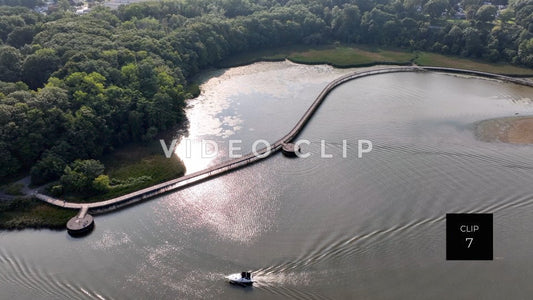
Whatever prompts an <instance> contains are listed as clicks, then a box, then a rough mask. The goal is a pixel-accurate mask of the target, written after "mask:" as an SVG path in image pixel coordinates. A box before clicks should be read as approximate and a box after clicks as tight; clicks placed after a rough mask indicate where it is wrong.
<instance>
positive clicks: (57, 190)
mask: <svg viewBox="0 0 533 300" xmlns="http://www.w3.org/2000/svg"><path fill="white" fill-rule="evenodd" d="M50 193H51V194H52V196H54V197H60V196H61V195H63V186H62V185H61V184H57V185H54V186H52V187H51V188H50Z"/></svg>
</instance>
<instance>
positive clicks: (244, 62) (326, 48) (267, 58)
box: [0, 45, 533, 230]
mask: <svg viewBox="0 0 533 300" xmlns="http://www.w3.org/2000/svg"><path fill="white" fill-rule="evenodd" d="M350 47H352V48H350V49H357V48H354V47H355V46H354V45H351V46H350ZM363 47H364V46H363ZM318 48H319V50H314V49H317V47H302V46H300V53H306V52H302V51H306V49H307V51H308V52H309V51H330V50H332V49H333V52H331V51H330V52H328V53H326V54H328V55H333V54H335V53H336V52H335V51H336V50H338V49H340V50H342V51H346V49H347V47H346V45H343V46H339V45H326V46H322V47H318ZM348 48H349V47H348ZM287 49H289V50H291V49H294V48H285V50H284V51H286V50H287ZM276 51H279V49H278V50H276V49H271V50H265V51H263V54H264V53H270V54H272V53H275V52H276ZM361 51H363V53H366V54H368V53H370V54H368V55H374V54H373V53H378V54H379V53H381V54H380V55H384V54H383V53H388V55H396V54H397V53H398V50H385V51H388V52H384V51H382V50H379V49H378V50H375V48H372V49H370V50H368V48H364V50H361ZM365 51H366V52H365ZM373 51H375V52H373ZM380 51H381V52H380ZM395 51H396V52H395ZM317 53H318V52H317ZM403 54H409V52H406V51H403ZM410 54H411V55H415V53H410ZM430 54H431V53H430ZM435 55H437V54H435ZM439 55H440V54H439ZM418 56H419V54H416V56H413V58H412V59H410V60H409V62H405V60H403V61H396V62H393V61H388V62H383V61H377V60H373V61H370V62H362V63H358V64H338V63H334V62H333V60H332V59H324V60H322V61H318V60H316V61H311V60H308V59H294V58H292V59H291V57H290V56H289V55H281V56H277V57H273V56H264V55H260V54H258V53H256V52H254V53H251V54H249V56H248V58H251V59H247V58H246V57H244V58H242V57H240V58H239V60H238V62H237V63H236V62H235V61H233V63H231V64H229V65H228V64H226V65H224V64H225V63H227V62H228V61H229V60H231V57H230V58H228V59H226V60H223V61H222V62H221V63H220V64H218V65H217V66H216V67H217V68H231V67H235V66H239V65H241V66H244V65H249V64H252V63H255V62H261V61H265V62H269V61H284V60H289V61H291V62H293V63H298V64H305V65H318V64H326V65H330V66H332V67H335V68H350V67H357V68H358V67H370V66H379V65H384V64H385V65H396V66H401V65H406V64H412V63H413V62H416V59H417V58H418ZM440 56H442V55H440ZM326 57H327V56H326ZM330 58H331V56H330ZM374 58H375V57H374ZM404 58H405V57H404ZM448 58H449V59H452V58H451V57H448ZM359 59H360V58H359ZM484 64H485V65H486V66H493V67H494V68H497V67H498V65H497V64H491V63H484ZM509 67H510V68H518V69H520V68H519V67H515V66H509ZM423 68H424V67H421V68H420V69H423ZM521 70H524V68H521ZM528 71H529V70H528ZM531 73H533V72H531ZM531 73H530V74H513V75H510V76H517V77H526V76H527V77H531V76H533V74H531ZM495 74H498V75H501V73H495ZM473 75H474V76H475V74H473ZM478 76H479V75H478ZM507 76H509V74H507ZM496 79H498V78H496ZM183 177H184V176H181V177H178V178H177V179H179V178H183ZM174 180H176V179H174ZM145 189H147V188H145ZM138 191H139V190H138ZM71 200H74V199H71ZM36 201H40V200H36ZM41 203H42V204H43V205H46V206H50V207H54V205H52V204H49V203H46V202H45V201H41ZM89 203H90V202H89ZM86 204H88V203H86ZM71 211H72V210H71ZM16 212H17V211H14V213H16ZM72 212H74V211H72ZM25 213H26V214H28V212H27V211H25ZM21 228H32V226H31V225H28V226H26V227H24V226H23V227H16V228H15V229H21ZM38 228H51V229H58V227H57V226H56V225H55V224H54V225H50V226H48V225H47V224H46V221H45V222H43V224H42V225H39V227H38ZM63 228H64V226H63ZM1 229H5V227H3V226H1V225H0V230H1Z"/></svg>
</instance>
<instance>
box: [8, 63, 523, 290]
mask: <svg viewBox="0 0 533 300" xmlns="http://www.w3.org/2000/svg"><path fill="white" fill-rule="evenodd" d="M348 71H350V70H336V69H333V68H331V67H328V66H303V65H297V64H292V63H289V62H276V63H256V64H253V65H249V66H244V67H238V68H232V69H228V70H216V71H210V72H206V73H205V74H204V76H203V78H204V84H203V85H202V90H203V93H202V95H201V96H200V97H199V98H197V99H194V100H191V101H190V103H189V108H188V110H187V114H188V117H189V119H190V128H189V133H188V134H189V135H188V137H187V138H188V139H190V141H191V142H190V145H191V148H192V150H191V151H189V152H190V154H191V155H190V157H187V156H188V155H187V149H185V148H186V147H185V146H184V145H185V141H182V143H181V145H180V147H178V149H177V152H178V153H180V155H181V156H182V157H183V160H184V162H185V164H186V166H187V168H188V172H192V171H195V170H199V169H202V168H205V167H207V166H210V165H212V164H214V163H216V162H217V161H221V160H224V159H227V154H228V151H227V149H228V141H229V140H230V139H240V140H242V143H241V144H240V146H241V147H242V154H246V153H248V152H249V150H250V148H251V144H252V142H253V141H255V140H256V139H264V140H267V141H275V140H277V139H278V138H279V137H281V136H283V135H284V134H285V133H287V132H288V131H289V130H290V128H291V127H292V126H293V125H294V124H295V123H296V121H297V119H298V118H299V117H300V116H301V115H302V114H303V112H304V111H305V110H306V109H307V107H308V106H309V105H310V104H311V102H312V101H313V100H314V98H315V97H316V95H317V94H318V93H319V92H320V90H321V89H322V88H323V87H324V86H325V85H326V84H327V83H328V82H329V81H331V80H333V79H334V78H336V77H338V76H340V75H342V74H343V73H346V72H348ZM532 99H533V89H531V88H526V87H522V86H517V85H514V84H509V83H503V82H498V81H494V80H485V79H479V78H472V77H464V76H452V75H447V74H441V73H394V74H383V75H377V76H371V77H365V78H361V79H357V80H354V81H351V82H348V83H346V84H343V85H341V86H340V87H338V88H337V89H335V90H334V91H333V92H332V93H331V94H330V95H329V96H328V98H327V99H326V101H325V102H324V103H323V104H322V106H321V107H320V109H319V110H318V112H317V114H316V115H315V116H314V117H313V119H312V120H311V121H310V123H309V124H308V125H307V127H306V128H305V129H304V130H303V132H302V133H301V135H300V136H299V138H300V139H306V140H309V141H310V142H311V144H310V145H308V146H305V145H304V149H303V150H305V151H306V152H309V153H311V154H312V155H311V156H310V157H309V158H305V159H303V158H299V159H288V158H285V157H284V156H283V155H281V154H276V155H274V156H272V157H270V158H268V159H266V160H263V161H261V162H259V163H257V164H254V165H252V166H249V167H246V168H243V169H240V170H237V171H235V172H232V173H229V174H226V175H223V176H220V177H217V178H215V179H213V180H210V181H207V182H204V183H201V184H198V185H195V186H192V187H189V188H187V189H184V190H180V191H176V192H173V193H170V194H168V195H165V196H162V197H158V198H155V199H152V200H149V201H146V202H144V203H141V204H139V205H135V206H133V207H130V208H126V209H123V210H120V211H118V212H115V213H111V214H107V215H102V216H96V218H95V222H96V228H95V230H94V231H93V232H92V233H91V234H90V235H89V236H87V237H84V238H78V239H75V238H71V237H69V236H68V235H67V233H66V232H64V231H61V232H56V231H49V230H40V231H37V230H23V231H12V232H6V231H2V232H0V299H90V298H96V299H285V298H298V299H466V298H469V299H472V298H476V299H505V298H507V299H527V298H530V297H531V295H533V285H532V284H531V278H533V251H532V249H533V180H532V179H533V155H532V154H533V146H519V145H510V144H503V143H485V142H481V141H478V140H476V138H475V136H474V132H473V123H474V122H476V121H479V120H483V119H488V118H495V117H501V116H512V115H514V114H515V113H519V114H520V115H526V114H533V103H532ZM200 139H211V140H214V141H216V142H217V143H218V144H219V145H220V146H219V152H218V153H219V154H218V156H217V157H216V158H200V157H198V155H197V152H198V151H197V147H198V145H199V143H198V142H197V141H199V140H200ZM358 139H367V140H370V141H372V143H373V150H372V152H370V153H366V154H364V155H363V157H362V158H358V157H357V140H358ZM322 140H324V141H325V142H324V144H325V152H326V153H328V154H331V155H332V156H333V157H332V158H321V157H320V152H321V141H322ZM343 140H346V141H347V149H346V154H347V155H346V156H347V157H346V158H344V157H343V155H342V152H343V147H342V145H343V142H342V141H343ZM167 142H169V141H167ZM195 147H196V148H195ZM237 152H238V151H237ZM161 155H163V151H162V152H161ZM460 212H484V213H493V214H494V260H493V261H446V248H445V246H446V243H445V241H446V239H445V225H446V223H445V215H446V213H460ZM242 270H251V271H252V272H253V273H254V275H255V279H256V280H257V284H256V285H254V287H252V288H241V287H235V286H231V285H228V284H227V283H225V282H224V280H223V277H224V275H227V274H230V273H235V272H240V271H242Z"/></svg>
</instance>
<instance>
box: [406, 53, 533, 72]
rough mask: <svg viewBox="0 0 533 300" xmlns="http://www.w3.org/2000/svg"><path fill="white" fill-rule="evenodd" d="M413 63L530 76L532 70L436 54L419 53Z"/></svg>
mask: <svg viewBox="0 0 533 300" xmlns="http://www.w3.org/2000/svg"><path fill="white" fill-rule="evenodd" d="M415 63H416V64H418V65H421V66H435V67H450V68H460V69H470V70H476V71H482V72H490V73H498V74H513V75H530V74H533V69H529V68H521V67H517V66H513V65H510V64H506V63H488V62H483V61H479V60H473V59H466V58H461V57H454V56H446V55H441V54H436V53H428V52H421V53H419V54H418V57H417V58H416V59H415Z"/></svg>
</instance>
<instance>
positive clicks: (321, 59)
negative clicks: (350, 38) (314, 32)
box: [288, 46, 415, 68]
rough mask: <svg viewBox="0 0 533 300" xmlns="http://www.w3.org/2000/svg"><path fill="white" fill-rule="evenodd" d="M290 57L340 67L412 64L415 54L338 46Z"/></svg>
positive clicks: (292, 59) (292, 54)
mask: <svg viewBox="0 0 533 300" xmlns="http://www.w3.org/2000/svg"><path fill="white" fill-rule="evenodd" d="M288 59H289V60H291V61H294V62H297V63H303V64H324V63H327V64H330V65H332V66H334V67H338V68H346V67H362V66H370V65H376V64H397V65H405V64H410V63H411V61H412V60H414V59H415V54H414V53H410V52H406V51H397V50H383V49H380V48H368V47H361V46H359V47H354V46H337V47H330V48H323V49H309V50H307V51H302V52H293V53H291V54H290V55H289V56H288Z"/></svg>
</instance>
